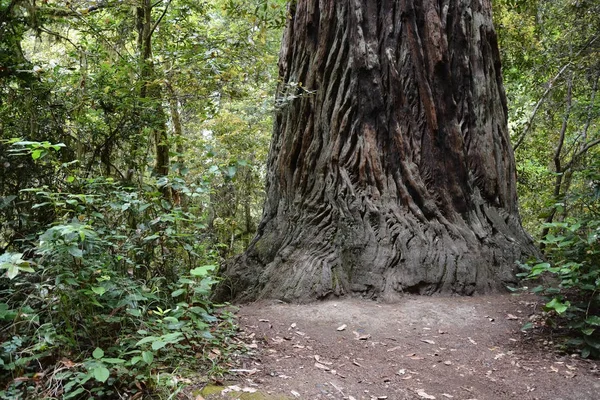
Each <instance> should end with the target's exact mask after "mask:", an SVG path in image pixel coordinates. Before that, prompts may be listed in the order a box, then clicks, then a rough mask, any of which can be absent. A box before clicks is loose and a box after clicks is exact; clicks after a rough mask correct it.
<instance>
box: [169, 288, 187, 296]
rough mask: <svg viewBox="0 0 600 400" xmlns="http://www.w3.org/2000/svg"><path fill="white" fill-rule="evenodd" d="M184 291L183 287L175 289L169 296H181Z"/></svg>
mask: <svg viewBox="0 0 600 400" xmlns="http://www.w3.org/2000/svg"><path fill="white" fill-rule="evenodd" d="M184 293H185V289H177V290H176V291H174V292H173V293H171V297H177V296H181V295H182V294H184Z"/></svg>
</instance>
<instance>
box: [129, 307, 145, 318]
mask: <svg viewBox="0 0 600 400" xmlns="http://www.w3.org/2000/svg"><path fill="white" fill-rule="evenodd" d="M127 314H130V315H133V316H134V317H140V316H141V315H142V312H141V311H140V310H138V309H137V308H128V309H127Z"/></svg>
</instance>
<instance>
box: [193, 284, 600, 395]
mask: <svg viewBox="0 0 600 400" xmlns="http://www.w3.org/2000/svg"><path fill="white" fill-rule="evenodd" d="M540 308H541V303H540V302H539V301H537V300H536V298H534V297H530V296H514V295H497V296H484V297H417V296H414V297H413V296H409V297H406V298H405V299H404V300H403V301H402V302H401V303H397V304H382V303H377V302H374V301H368V300H360V299H344V300H337V301H325V302H318V303H312V304H306V305H290V304H283V303H278V302H273V301H271V302H257V303H252V304H247V305H243V306H240V308H239V311H238V312H237V315H238V324H239V327H240V333H239V336H238V338H239V339H240V340H241V341H243V343H245V346H247V347H248V349H249V352H248V353H247V354H244V355H243V356H241V357H239V358H238V360H237V364H238V365H237V366H236V367H235V368H233V370H232V372H233V373H234V378H233V379H232V381H231V382H229V383H227V385H229V386H230V387H229V388H227V389H225V391H224V392H225V393H223V391H222V390H221V389H219V391H218V392H219V393H217V394H213V395H209V394H208V392H204V394H203V395H199V396H198V397H196V399H203V398H205V399H207V400H208V399H222V398H227V399H246V398H247V399H295V398H298V399H309V400H310V399H347V400H363V399H364V400H373V399H389V400H401V399H456V400H466V399H477V400H486V399H491V400H495V399H532V400H533V399H551V400H559V399H573V400H575V399H578V400H579V399H590V400H595V399H599V398H600V365H599V364H598V363H595V362H592V361H587V360H583V359H581V358H579V357H578V356H576V355H568V354H560V353H558V352H556V351H555V349H554V348H555V345H554V343H552V341H550V342H548V341H547V340H549V339H547V337H546V338H545V339H544V338H541V337H540V336H538V335H536V334H535V333H532V332H522V331H521V330H520V328H521V327H522V326H523V324H524V323H525V322H528V321H529V320H530V318H531V316H532V315H536V313H539V312H540ZM213 392H214V391H213ZM244 392H246V393H244Z"/></svg>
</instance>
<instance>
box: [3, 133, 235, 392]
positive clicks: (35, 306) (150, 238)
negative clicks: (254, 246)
mask: <svg viewBox="0 0 600 400" xmlns="http://www.w3.org/2000/svg"><path fill="white" fill-rule="evenodd" d="M21 145H22V146H25V147H29V148H30V150H31V152H30V154H31V155H32V156H34V157H36V158H40V157H41V156H43V154H41V155H40V154H39V153H37V152H36V151H37V150H38V149H39V147H38V146H37V145H35V143H34V144H33V145H31V143H30V142H27V143H26V144H23V142H21ZM52 149H53V148H49V149H46V150H44V151H48V152H51V151H53V150H52ZM54 150H58V148H55V149H54ZM48 154H51V153H48ZM57 176H59V177H63V179H64V182H63V185H62V187H61V189H60V190H51V189H49V188H47V187H40V188H32V189H27V194H28V195H33V196H34V197H35V198H36V199H37V202H36V203H35V204H34V205H33V206H32V207H33V208H46V209H49V210H50V211H51V213H52V214H53V215H54V216H55V218H54V220H53V222H52V223H51V224H50V225H49V226H46V227H45V228H44V229H43V230H42V231H40V233H39V234H38V235H36V237H31V238H24V239H23V241H22V243H21V244H22V246H21V251H18V252H17V251H9V252H5V253H4V254H2V255H0V272H1V273H2V275H1V276H0V343H1V344H0V398H7V399H8V398H10V399H19V398H45V399H59V398H60V399H79V398H85V399H89V398H95V399H101V398H122V397H128V398H142V397H143V396H145V395H149V394H153V395H157V393H160V392H161V391H163V392H167V393H169V394H170V395H173V394H174V393H176V392H177V390H179V389H180V388H181V382H182V379H183V380H184V377H185V375H186V371H190V370H194V371H203V370H204V371H206V372H207V373H210V371H208V370H209V369H210V368H213V366H214V364H213V362H212V360H211V359H209V358H208V357H207V354H208V353H209V350H210V349H213V348H215V347H218V348H220V349H222V350H223V349H224V348H225V350H226V348H227V343H228V340H229V339H228V337H229V336H228V335H229V333H230V332H231V330H232V329H233V323H232V319H231V318H230V315H229V314H228V313H227V312H225V311H224V309H223V308H222V307H220V306H216V305H214V304H213V303H212V302H211V301H210V300H209V295H210V292H211V287H212V286H213V284H214V283H216V280H215V278H214V272H215V269H216V262H217V261H218V260H217V258H216V257H215V254H217V252H216V250H211V247H210V246H209V245H206V244H204V242H203V241H202V240H199V238H200V239H201V238H202V234H203V233H202V232H203V229H204V224H203V219H204V217H203V216H202V210H199V209H195V208H194V207H192V206H191V205H190V204H191V202H188V203H186V204H185V206H182V205H177V204H174V202H172V201H167V200H166V199H165V197H164V188H165V187H168V188H170V189H171V190H177V191H178V193H179V196H180V198H181V197H183V196H187V197H189V198H193V196H194V194H195V193H200V192H201V191H202V188H201V187H188V186H186V185H185V184H184V183H183V181H181V180H172V181H168V180H166V179H163V180H162V181H156V180H154V181H153V180H152V179H148V181H147V182H149V183H146V184H144V185H143V186H133V185H125V184H123V183H121V182H116V181H114V180H112V179H106V178H80V177H77V176H75V175H71V174H70V173H69V168H68V166H65V165H58V166H57ZM225 350H224V351H219V354H222V353H226V351H225ZM211 354H213V353H211ZM184 381H185V380H184Z"/></svg>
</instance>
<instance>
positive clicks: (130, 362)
mask: <svg viewBox="0 0 600 400" xmlns="http://www.w3.org/2000/svg"><path fill="white" fill-rule="evenodd" d="M141 360H142V357H140V356H135V357H133V358H132V359H131V360H130V361H129V365H135V364H137V363H138V362H140V361H141Z"/></svg>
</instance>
